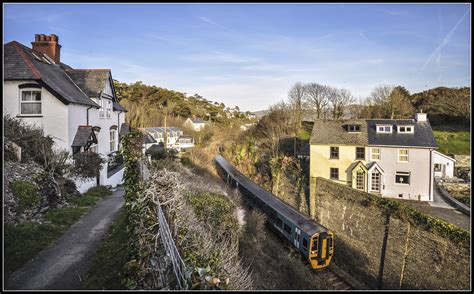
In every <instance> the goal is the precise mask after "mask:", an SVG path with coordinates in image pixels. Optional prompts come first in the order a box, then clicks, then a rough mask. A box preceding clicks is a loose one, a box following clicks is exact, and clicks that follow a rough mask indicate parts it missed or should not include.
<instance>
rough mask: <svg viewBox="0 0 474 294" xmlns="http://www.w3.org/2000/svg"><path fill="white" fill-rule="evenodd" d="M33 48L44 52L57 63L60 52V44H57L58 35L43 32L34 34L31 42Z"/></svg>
mask: <svg viewBox="0 0 474 294" xmlns="http://www.w3.org/2000/svg"><path fill="white" fill-rule="evenodd" d="M31 45H32V46H33V50H35V51H38V52H41V53H44V54H46V55H48V56H49V57H51V59H52V60H54V63H56V64H59V62H60V57H59V53H60V52H61V45H59V44H58V36H56V35H55V34H51V35H50V36H48V35H44V34H35V41H34V42H31Z"/></svg>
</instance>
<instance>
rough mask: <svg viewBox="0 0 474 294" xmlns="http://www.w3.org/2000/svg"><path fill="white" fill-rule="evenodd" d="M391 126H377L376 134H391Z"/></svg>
mask: <svg viewBox="0 0 474 294" xmlns="http://www.w3.org/2000/svg"><path fill="white" fill-rule="evenodd" d="M391 132H392V126H380V125H377V133H391Z"/></svg>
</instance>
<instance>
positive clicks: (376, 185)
mask: <svg viewBox="0 0 474 294" xmlns="http://www.w3.org/2000/svg"><path fill="white" fill-rule="evenodd" d="M371 179H372V185H371V187H370V189H371V190H372V191H376V192H380V173H379V172H378V171H377V170H374V171H373V172H372V177H371Z"/></svg>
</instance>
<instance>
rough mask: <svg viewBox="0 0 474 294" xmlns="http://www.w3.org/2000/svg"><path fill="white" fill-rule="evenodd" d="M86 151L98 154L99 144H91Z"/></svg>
mask: <svg viewBox="0 0 474 294" xmlns="http://www.w3.org/2000/svg"><path fill="white" fill-rule="evenodd" d="M88 151H91V152H95V153H99V144H96V143H92V144H91V145H90V146H89V149H88Z"/></svg>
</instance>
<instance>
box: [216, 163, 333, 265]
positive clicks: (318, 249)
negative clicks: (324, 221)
mask: <svg viewBox="0 0 474 294" xmlns="http://www.w3.org/2000/svg"><path fill="white" fill-rule="evenodd" d="M214 162H215V163H216V169H217V172H218V174H219V176H220V177H221V178H222V179H223V180H224V181H226V183H227V184H228V185H230V186H231V187H233V188H237V189H238V190H239V191H240V193H241V194H242V195H243V198H244V199H245V201H246V202H247V203H248V204H249V205H250V206H251V207H253V208H258V209H260V210H261V211H262V212H263V213H264V214H265V215H266V217H267V222H268V225H269V226H270V227H271V228H272V229H274V231H276V232H278V233H279V234H280V235H281V236H283V237H284V238H285V239H286V240H288V241H289V242H290V243H291V244H292V246H294V247H296V249H297V250H298V251H300V252H301V253H302V254H303V256H304V257H305V258H306V259H307V260H308V261H309V262H310V264H311V267H312V268H314V269H320V268H324V267H327V266H328V265H329V264H330V262H331V259H332V256H333V254H334V241H333V237H334V236H333V233H332V232H330V231H328V230H327V229H326V228H325V227H323V226H321V225H320V224H318V223H316V222H315V221H314V220H313V219H311V218H310V217H308V216H305V215H304V214H302V213H301V212H299V211H297V210H296V209H294V208H293V207H291V206H290V205H288V204H286V203H285V202H283V201H281V200H280V199H278V198H277V197H275V196H274V195H273V194H271V193H270V192H268V191H266V190H264V189H263V188H261V187H260V186H258V185H257V184H255V183H254V182H252V181H251V180H250V179H248V178H247V177H245V176H244V175H243V174H242V173H240V172H239V171H238V170H237V169H236V168H235V167H234V166H232V165H231V164H230V163H229V162H228V161H227V160H226V159H225V158H224V157H222V156H220V155H218V156H216V157H215V158H214Z"/></svg>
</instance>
